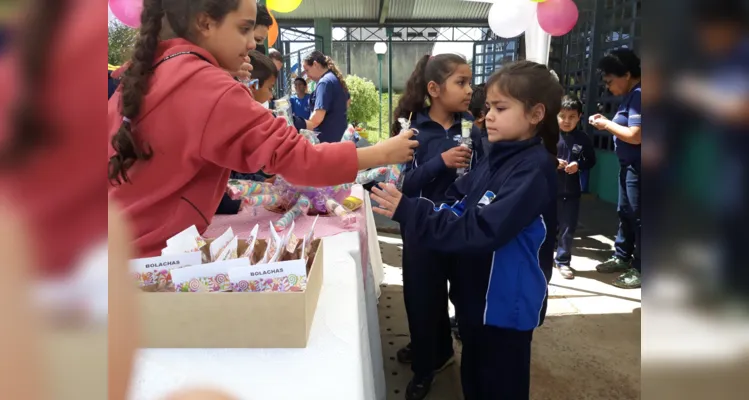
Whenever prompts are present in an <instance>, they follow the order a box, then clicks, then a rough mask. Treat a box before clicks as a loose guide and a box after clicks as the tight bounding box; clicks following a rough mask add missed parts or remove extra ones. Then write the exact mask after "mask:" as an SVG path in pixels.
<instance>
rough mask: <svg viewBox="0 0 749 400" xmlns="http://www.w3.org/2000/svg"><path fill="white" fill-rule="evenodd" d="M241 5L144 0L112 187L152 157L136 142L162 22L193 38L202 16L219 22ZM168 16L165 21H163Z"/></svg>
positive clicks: (222, 0)
mask: <svg viewBox="0 0 749 400" xmlns="http://www.w3.org/2000/svg"><path fill="white" fill-rule="evenodd" d="M238 6H239V0H144V2H143V11H142V12H141V15H140V34H139V36H138V39H137V41H136V43H135V49H134V51H133V55H132V58H131V59H130V65H129V66H128V68H127V70H126V71H125V73H124V75H123V76H122V80H121V90H122V97H121V107H122V108H121V109H122V116H123V122H122V125H121V126H120V128H119V130H118V131H117V133H115V135H114V137H112V142H111V143H112V148H114V150H115V154H114V155H113V156H112V157H110V158H109V171H108V177H109V181H110V183H112V184H118V185H119V184H122V182H130V178H129V177H128V175H127V171H128V170H129V169H130V167H132V166H133V164H134V163H135V162H136V161H138V160H149V159H150V158H151V157H152V156H153V152H152V151H151V148H150V147H149V146H148V145H147V144H146V143H139V141H138V140H137V121H136V120H137V118H138V115H139V114H140V111H141V105H142V102H143V98H144V96H145V93H146V91H147V89H148V81H149V79H150V78H151V75H152V74H153V70H152V66H153V63H154V58H155V57H156V50H157V46H158V44H159V33H160V32H161V28H162V20H166V21H167V22H168V23H169V26H170V27H171V29H172V31H173V32H174V34H175V35H176V37H181V38H185V39H190V38H191V37H192V35H193V31H192V29H191V28H192V26H193V25H194V20H195V18H196V16H197V15H198V14H199V13H206V14H207V15H208V16H210V17H211V18H213V19H215V20H216V21H222V20H223V19H224V17H225V16H226V14H228V13H229V12H231V11H234V10H236V9H237V7H238ZM164 17H166V18H164Z"/></svg>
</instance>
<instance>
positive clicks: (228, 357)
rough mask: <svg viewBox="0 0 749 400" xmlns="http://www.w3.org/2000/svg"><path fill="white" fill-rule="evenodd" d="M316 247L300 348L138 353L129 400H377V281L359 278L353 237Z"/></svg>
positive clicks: (381, 389)
mask: <svg viewBox="0 0 749 400" xmlns="http://www.w3.org/2000/svg"><path fill="white" fill-rule="evenodd" d="M368 239H369V241H371V240H372V239H374V240H375V241H376V240H377V237H376V236H374V238H368ZM322 243H323V245H324V246H325V252H324V253H323V255H324V257H325V258H324V263H323V264H324V268H325V269H324V272H323V275H324V277H323V285H322V289H321V291H320V298H319V301H318V305H317V311H316V312H315V318H314V320H313V322H312V330H311V332H310V337H309V343H308V345H307V347H306V348H304V349H141V350H139V352H138V355H137V357H136V365H135V371H134V375H133V380H132V385H131V391H130V399H131V400H156V399H162V398H163V397H164V396H166V395H168V394H170V393H172V392H174V391H175V390H178V389H185V388H189V387H210V388H216V389H220V390H223V391H226V392H227V393H229V394H232V395H234V396H236V397H238V398H239V399H241V400H285V399H289V400H291V399H294V400H296V399H302V398H303V399H305V400H314V399H321V400H322V399H325V400H331V399H345V400H358V399H366V400H384V399H385V395H386V393H385V375H384V371H383V361H382V348H381V342H380V333H379V330H380V329H379V322H378V318H377V297H376V294H375V284H376V280H375V278H374V276H373V273H372V268H371V267H370V268H366V271H367V275H368V276H367V277H366V279H364V277H363V276H362V273H363V272H362V267H361V255H360V249H359V247H360V245H359V234H358V233H357V232H347V233H341V234H338V235H335V236H331V237H326V238H323V241H322ZM370 248H371V247H370ZM377 251H378V252H379V248H378V249H377ZM364 281H366V282H367V285H366V288H365V287H364V286H365V285H364ZM217 312H220V311H218V310H217ZM196 318H200V316H196ZM258 323H262V321H258Z"/></svg>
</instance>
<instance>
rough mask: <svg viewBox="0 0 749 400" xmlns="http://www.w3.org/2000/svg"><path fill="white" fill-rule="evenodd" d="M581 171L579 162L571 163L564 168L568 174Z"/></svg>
mask: <svg viewBox="0 0 749 400" xmlns="http://www.w3.org/2000/svg"><path fill="white" fill-rule="evenodd" d="M579 169H580V167H579V166H578V165H577V162H573V163H570V164H569V165H567V166H566V167H565V168H564V172H566V173H568V174H570V175H571V174H575V173H577V171H578V170H579Z"/></svg>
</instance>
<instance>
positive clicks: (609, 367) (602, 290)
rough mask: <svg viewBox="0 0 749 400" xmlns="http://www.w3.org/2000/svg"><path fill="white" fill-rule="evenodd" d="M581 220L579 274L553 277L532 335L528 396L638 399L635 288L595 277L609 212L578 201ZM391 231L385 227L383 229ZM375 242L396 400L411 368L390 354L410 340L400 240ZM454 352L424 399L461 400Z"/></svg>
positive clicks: (385, 236) (391, 394)
mask: <svg viewBox="0 0 749 400" xmlns="http://www.w3.org/2000/svg"><path fill="white" fill-rule="evenodd" d="M580 220H581V225H582V226H581V227H580V229H578V234H577V237H576V239H575V249H574V251H573V261H572V267H573V268H575V269H577V270H578V271H579V273H578V275H577V277H576V278H575V279H574V280H565V279H562V278H561V276H559V275H558V274H557V273H556V271H555V272H554V276H553V278H552V280H551V284H550V286H549V311H548V314H547V318H546V322H545V324H544V326H542V327H541V328H539V329H538V330H537V331H536V332H535V334H534V338H533V363H532V367H531V398H532V399H534V400H547V399H549V400H552V399H553V400H567V399H569V400H573V399H574V400H582V399H591V400H592V399H596V400H599V399H607V400H616V399H622V400H625V399H639V398H640V290H639V289H636V290H623V289H618V288H615V287H613V286H611V285H610V284H609V282H610V281H611V280H612V279H614V278H615V275H602V274H599V273H597V272H596V271H595V265H596V264H597V263H599V262H600V261H602V260H604V259H606V258H607V257H608V256H609V255H610V254H611V251H612V249H613V234H614V233H615V231H616V226H617V225H616V224H617V219H616V212H615V207H614V206H612V205H611V204H607V203H603V202H600V201H598V200H595V199H590V198H587V199H584V201H583V203H582V206H581V217H580ZM379 227H380V221H379V220H378V228H379ZM388 228H390V229H388ZM392 228H393V225H392V224H390V225H387V226H386V227H385V229H382V231H390V230H391V229H392ZM379 239H380V247H381V249H382V258H383V263H384V264H385V281H384V284H383V287H382V296H381V298H380V304H379V316H380V329H381V338H382V349H383V357H384V363H385V376H386V379H387V388H388V397H387V398H388V400H391V399H393V400H396V399H397V400H401V399H403V398H404V391H405V388H406V384H407V383H408V380H409V379H410V378H411V371H410V368H409V366H407V365H401V364H399V363H398V362H397V361H396V359H395V353H396V351H397V350H398V349H399V348H401V347H402V346H404V345H405V344H406V343H408V340H409V338H408V325H407V322H406V313H405V308H404V305H403V290H402V289H403V288H402V284H403V280H402V274H401V251H402V242H401V240H400V237H399V236H398V235H395V234H391V233H381V234H380V237H379ZM451 312H452V309H451ZM455 348H456V355H457V360H458V362H457V363H456V364H455V365H454V366H453V367H450V368H448V369H446V370H445V371H444V372H442V373H441V374H439V375H438V377H437V379H436V381H435V383H434V385H433V387H432V393H431V394H430V395H429V397H428V399H431V400H453V399H461V398H462V396H461V394H460V373H459V361H460V357H459V356H460V343H458V342H455Z"/></svg>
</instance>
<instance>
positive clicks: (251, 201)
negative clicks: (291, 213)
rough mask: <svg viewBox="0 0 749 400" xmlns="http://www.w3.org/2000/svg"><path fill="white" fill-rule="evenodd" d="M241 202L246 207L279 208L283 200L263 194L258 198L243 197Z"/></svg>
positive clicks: (275, 195)
mask: <svg viewBox="0 0 749 400" xmlns="http://www.w3.org/2000/svg"><path fill="white" fill-rule="evenodd" d="M243 202H244V203H245V204H246V205H247V206H268V207H273V206H280V205H283V204H284V199H283V198H282V197H281V196H280V195H278V194H263V195H259V196H250V197H245V198H244V199H243Z"/></svg>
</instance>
